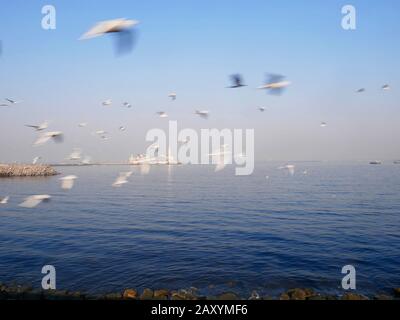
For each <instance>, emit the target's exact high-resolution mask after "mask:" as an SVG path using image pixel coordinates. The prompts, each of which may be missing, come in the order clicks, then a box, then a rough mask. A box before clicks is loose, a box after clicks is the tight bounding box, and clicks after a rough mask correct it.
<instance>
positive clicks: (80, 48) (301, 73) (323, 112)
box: [0, 0, 400, 161]
mask: <svg viewBox="0 0 400 320" xmlns="http://www.w3.org/2000/svg"><path fill="white" fill-rule="evenodd" d="M46 4H52V5H54V6H55V7H56V10H57V29H56V30H52V31H45V30H43V29H42V28H41V19H42V14H41V8H42V6H43V5H46ZM346 4H352V5H354V6H355V7H356V9H357V30H356V31H345V30H343V29H342V28H341V18H342V14H341V8H342V6H343V5H346ZM1 12H2V14H1V19H0V39H1V40H2V43H3V55H2V57H0V98H3V97H4V98H5V97H11V98H15V99H17V100H19V99H21V100H24V102H23V103H22V104H19V105H17V106H15V107H13V108H9V109H0V132H1V134H0V150H1V151H0V152H1V153H0V161H13V160H18V161H30V160H31V159H32V158H33V157H34V156H39V155H41V156H43V157H44V158H45V159H46V160H48V161H60V160H62V159H64V158H65V157H67V156H68V154H69V153H70V151H71V150H72V149H73V148H74V147H79V148H82V149H83V150H84V152H85V153H86V154H89V155H91V156H92V157H93V158H94V159H96V160H124V159H126V158H127V157H128V156H129V155H130V154H131V153H139V152H142V151H143V149H144V147H145V146H146V143H145V141H144V137H145V134H146V132H147V130H148V129H151V128H155V127H160V128H164V127H165V123H166V121H165V119H159V118H157V117H156V115H155V112H157V111H161V110H162V111H166V112H168V114H169V115H170V119H176V120H178V121H179V123H178V124H179V126H180V128H184V127H193V128H196V129H199V128H202V127H216V128H224V127H228V128H254V129H255V130H256V155H257V160H264V159H271V160H303V159H304V160H348V159H368V160H372V159H393V158H400V148H399V142H398V137H399V136H400V126H399V120H400V105H399V88H400V76H399V70H400V62H399V57H400V44H399V41H398V35H399V34H400V2H399V1H397V0H392V1H391V0H379V1H378V0H371V1H365V0H357V1H354V0H353V1H337V0H326V1H323V0H296V1H293V0H286V1H285V0H281V1H268V0H248V1H232V0H230V1H227V0H218V1H215V0H213V1H212V0H201V1H200V0H186V1H183V0H173V1H162V0H157V1H156V0H147V1H136V0H130V1H128V0H126V1H123V0H114V1H98V0H96V1H95V0H81V1H76V0H68V1H66V0H63V1H50V0H48V1H34V0H30V1H24V0H13V1H2V4H1ZM121 17H125V18H131V19H135V20H139V21H140V22H141V24H140V25H139V26H138V31H139V39H138V42H137V45H136V47H135V49H134V51H133V52H132V53H131V54H129V55H125V56H122V57H116V56H115V55H114V51H113V47H112V45H113V42H112V39H111V38H110V37H108V36H106V37H101V38H97V39H92V40H90V41H78V38H79V37H80V36H81V35H82V34H83V33H84V32H85V31H87V30H88V29H89V28H90V27H91V26H93V25H94V24H95V23H96V22H97V21H101V20H108V19H115V18H121ZM267 71H269V72H273V73H280V74H284V75H286V76H287V77H288V80H290V81H291V82H292V83H293V84H292V86H291V87H290V88H289V89H288V90H287V92H286V93H285V94H284V95H283V96H281V97H275V96H270V95H267V94H265V93H263V92H260V91H257V90H255V88H256V87H257V86H259V85H261V84H262V82H263V80H264V73H265V72H267ZM233 73H241V74H242V75H243V76H244V79H245V82H246V84H248V85H249V87H247V88H243V89H240V90H228V89H225V86H227V85H229V82H228V80H229V79H228V76H229V75H230V74H233ZM385 83H389V84H390V85H391V86H392V90H391V91H390V92H382V91H381V90H380V87H381V86H382V85H383V84H385ZM361 87H365V88H366V89H367V91H366V92H365V93H364V94H362V95H357V94H355V93H354V91H355V90H357V89H359V88H361ZM171 91H176V92H177V93H178V99H177V101H175V102H174V103H172V102H171V101H169V99H168V97H167V95H168V93H169V92H171ZM108 98H111V99H113V101H114V102H115V106H114V107H112V108H110V109H106V108H104V107H102V106H101V101H103V100H104V99H108ZM124 101H129V102H130V103H131V104H132V105H133V108H132V109H130V110H127V109H124V108H122V107H120V104H121V103H122V102H124ZM257 106H264V107H267V110H266V112H265V113H263V114H261V113H259V112H258V111H257V110H256V107H257ZM195 109H206V110H209V111H210V112H211V118H210V119H209V120H208V121H204V120H202V119H198V118H196V117H195V116H194V115H193V112H194V110H195ZM44 120H49V121H51V129H53V130H62V131H64V132H65V135H66V140H65V143H64V144H63V145H54V144H48V145H46V146H43V147H39V148H33V147H32V143H33V142H34V141H35V134H34V133H33V132H32V130H30V129H28V128H25V127H24V124H27V123H40V122H43V121H44ZM321 121H325V122H327V123H328V127H327V128H320V126H319V124H320V123H321ZM80 122H88V123H89V127H88V128H86V129H78V128H77V124H78V123H80ZM120 125H124V126H126V127H127V130H126V132H124V133H121V132H118V127H119V126H120ZM99 129H104V130H107V131H109V132H110V133H111V139H110V140H109V141H108V142H101V141H99V139H97V138H95V137H93V136H92V135H91V134H90V133H91V132H93V131H95V130H99Z"/></svg>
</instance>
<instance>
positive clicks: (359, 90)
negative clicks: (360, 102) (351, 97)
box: [356, 88, 365, 93]
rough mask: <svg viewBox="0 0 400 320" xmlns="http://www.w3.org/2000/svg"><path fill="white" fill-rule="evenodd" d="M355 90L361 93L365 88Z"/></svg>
mask: <svg viewBox="0 0 400 320" xmlns="http://www.w3.org/2000/svg"><path fill="white" fill-rule="evenodd" d="M356 92H357V93H362V92H365V89H364V88H361V89H358V90H357V91H356Z"/></svg>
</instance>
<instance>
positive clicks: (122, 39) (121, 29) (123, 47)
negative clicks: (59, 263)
mask: <svg viewBox="0 0 400 320" xmlns="http://www.w3.org/2000/svg"><path fill="white" fill-rule="evenodd" d="M138 24H139V22H138V21H135V20H127V19H115V20H108V21H102V22H99V23H97V24H96V25H95V26H94V27H92V28H91V29H89V30H88V31H87V32H86V33H84V34H83V35H82V37H81V38H80V40H88V39H92V38H95V37H100V36H104V35H106V34H113V35H114V36H115V40H116V46H115V48H116V53H117V54H125V53H127V52H129V51H131V50H132V48H133V46H134V43H135V34H136V31H135V27H136V26H137V25H138ZM230 80H231V85H230V86H228V87H226V88H229V89H239V88H243V87H246V86H247V85H246V84H245V83H244V80H243V77H242V75H240V74H234V75H231V76H230ZM290 84H291V83H290V82H289V81H287V80H285V77H284V76H282V75H277V74H268V75H267V79H266V81H265V82H264V84H263V85H261V86H259V87H258V88H257V89H260V90H266V91H267V92H269V93H270V94H274V95H280V94H282V93H283V91H284V90H285V89H286V88H287V87H288V86H289V85H290ZM381 89H382V90H385V91H388V90H390V89H391V87H390V86H389V85H388V84H385V85H383V86H382V87H381ZM365 91H366V89H365V88H360V89H358V90H357V91H356V92H357V93H363V92H365ZM168 98H170V99H171V100H172V101H175V100H176V99H177V93H176V92H171V93H169V94H168ZM5 101H6V102H5V103H2V104H0V107H10V106H14V105H17V104H19V103H22V101H17V100H14V99H10V98H7V99H5ZM112 104H113V101H112V100H111V99H107V100H105V101H103V102H102V105H103V106H104V107H110V106H112ZM122 105H123V107H125V108H131V107H132V105H131V104H130V103H129V102H123V104H122ZM257 109H258V110H259V111H260V112H265V110H266V108H265V107H258V108H257ZM157 115H158V116H159V117H160V118H167V117H168V114H167V113H166V112H165V111H159V112H157ZM195 115H197V116H199V117H201V118H203V119H207V118H208V117H209V115H210V112H209V111H208V110H196V111H195ZM320 125H321V127H326V126H327V123H326V122H321V124H320ZM26 126H27V127H30V128H33V129H34V130H35V131H36V132H39V133H40V135H39V137H38V139H37V140H36V141H35V143H34V145H35V146H38V145H43V144H45V143H47V142H49V141H51V140H53V141H54V142H62V141H63V132H61V131H47V132H46V130H47V129H48V127H49V125H48V123H47V122H44V123H42V124H38V125H32V124H29V125H26ZM78 126H79V127H81V128H83V127H86V126H87V123H80V124H78ZM125 129H126V128H125V127H124V126H121V127H119V130H120V131H125ZM95 134H96V135H98V136H100V137H101V138H102V139H103V140H107V139H108V137H107V132H106V131H104V130H98V131H96V132H95ZM228 153H229V154H230V152H228V151H227V146H225V145H224V146H222V147H221V149H220V150H218V151H216V152H214V153H212V154H210V156H216V157H218V158H219V161H218V163H217V165H216V168H215V171H216V172H218V171H221V170H223V169H224V168H225V166H226V165H225V161H224V157H225V156H226V155H227V154H228ZM237 156H240V155H237ZM40 159H41V157H35V158H34V159H33V162H32V163H33V164H37V163H38V161H39V160H40ZM69 159H70V160H74V161H75V160H82V155H81V150H80V149H75V150H74V151H73V152H72V153H71V155H70V157H69ZM150 161H151V159H147V158H144V159H142V161H141V163H140V171H141V173H142V174H147V173H148V172H149V170H150ZM82 164H90V157H86V158H84V159H83V160H82ZM278 169H280V170H285V171H287V172H288V174H290V175H294V174H295V166H294V165H291V164H288V165H285V166H282V167H279V168H278ZM132 174H133V171H129V172H121V173H120V174H119V175H118V177H117V178H116V180H115V181H114V183H113V184H112V186H113V187H121V186H123V185H124V184H126V183H128V179H129V177H131V175H132ZM303 174H305V175H306V174H307V171H304V172H303ZM266 178H267V179H269V177H268V176H267V177H266ZM77 179H78V177H77V176H75V175H68V176H65V177H62V178H60V182H61V188H62V189H63V190H70V189H72V188H73V186H74V183H75V181H76V180H77ZM9 199H10V198H9V196H7V197H4V198H0V204H2V205H4V204H7V203H8V201H9ZM50 199H51V196H50V195H32V196H29V197H27V198H26V199H25V200H24V201H23V202H22V203H21V204H20V206H21V207H24V208H34V207H36V206H37V205H39V204H40V203H42V202H47V201H50Z"/></svg>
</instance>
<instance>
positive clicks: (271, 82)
mask: <svg viewBox="0 0 400 320" xmlns="http://www.w3.org/2000/svg"><path fill="white" fill-rule="evenodd" d="M268 77H269V78H268V79H267V81H266V82H265V84H264V85H262V86H261V87H258V89H264V90H269V92H270V93H272V94H278V95H279V94H281V93H282V91H283V89H285V88H286V87H287V86H289V85H290V84H291V83H290V82H289V81H284V80H283V79H284V78H285V77H284V76H281V75H276V74H270V75H268Z"/></svg>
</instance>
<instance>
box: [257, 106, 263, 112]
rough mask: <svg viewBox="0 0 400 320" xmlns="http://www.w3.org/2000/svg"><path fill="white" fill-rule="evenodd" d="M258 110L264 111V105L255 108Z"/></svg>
mask: <svg viewBox="0 0 400 320" xmlns="http://www.w3.org/2000/svg"><path fill="white" fill-rule="evenodd" d="M257 109H258V110H259V111H261V112H264V111H265V108H264V107H258V108H257Z"/></svg>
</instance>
